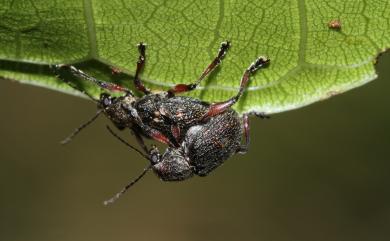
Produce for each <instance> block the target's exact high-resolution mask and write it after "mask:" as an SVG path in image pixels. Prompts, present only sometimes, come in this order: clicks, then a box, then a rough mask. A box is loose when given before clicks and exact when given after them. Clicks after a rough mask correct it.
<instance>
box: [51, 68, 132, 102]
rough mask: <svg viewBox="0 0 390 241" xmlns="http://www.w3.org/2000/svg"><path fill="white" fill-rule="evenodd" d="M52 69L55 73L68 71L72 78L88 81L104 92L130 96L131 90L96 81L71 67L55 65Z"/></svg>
mask: <svg viewBox="0 0 390 241" xmlns="http://www.w3.org/2000/svg"><path fill="white" fill-rule="evenodd" d="M54 69H55V71H56V72H57V73H58V71H60V70H68V71H70V73H71V74H72V75H73V76H75V77H77V78H80V79H83V80H87V81H89V82H91V83H93V84H95V85H97V86H99V87H100V88H102V89H106V90H109V91H119V92H123V93H128V94H131V95H132V93H131V90H129V89H127V88H125V87H123V86H120V85H116V84H113V83H110V82H105V81H101V80H98V79H96V78H94V77H92V76H89V75H87V74H86V73H84V72H83V71H82V70H79V69H77V68H76V67H74V66H73V65H67V64H57V65H54ZM61 79H62V80H64V79H63V78H61ZM64 82H65V83H67V84H68V85H70V86H71V87H72V88H75V89H77V90H79V91H81V92H83V93H85V92H84V91H83V90H80V89H78V88H76V87H74V85H71V84H70V82H69V81H67V80H64Z"/></svg>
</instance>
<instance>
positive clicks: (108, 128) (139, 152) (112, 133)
mask: <svg viewBox="0 0 390 241" xmlns="http://www.w3.org/2000/svg"><path fill="white" fill-rule="evenodd" d="M106 128H107V130H108V131H109V132H110V133H111V135H113V136H114V137H115V138H116V139H118V140H119V141H120V142H122V143H123V144H125V145H126V146H128V147H129V148H130V149H133V150H134V151H136V152H138V154H140V155H141V156H143V157H144V158H145V159H147V160H150V158H149V156H147V155H145V154H144V153H143V152H142V151H140V150H139V149H138V148H136V147H135V146H133V145H131V144H129V143H128V142H127V141H125V140H123V139H122V138H121V137H120V136H119V135H118V134H116V133H115V132H114V131H113V130H112V129H111V128H110V127H109V126H106Z"/></svg>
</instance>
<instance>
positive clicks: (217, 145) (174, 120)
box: [54, 41, 270, 204]
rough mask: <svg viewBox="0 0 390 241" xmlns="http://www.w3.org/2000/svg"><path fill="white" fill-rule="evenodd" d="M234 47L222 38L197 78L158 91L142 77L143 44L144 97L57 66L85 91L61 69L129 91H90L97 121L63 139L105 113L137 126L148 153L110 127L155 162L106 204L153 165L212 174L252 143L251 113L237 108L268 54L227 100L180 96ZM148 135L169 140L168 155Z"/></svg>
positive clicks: (173, 172)
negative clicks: (115, 93)
mask: <svg viewBox="0 0 390 241" xmlns="http://www.w3.org/2000/svg"><path fill="white" fill-rule="evenodd" d="M229 48H230V43H229V42H228V41H226V42H223V43H221V47H220V49H219V51H218V54H217V56H216V57H215V58H214V59H213V61H212V62H211V63H210V64H209V65H208V66H207V68H206V69H205V70H204V71H203V73H202V74H201V76H200V77H199V78H198V80H197V81H195V82H194V83H192V84H177V85H175V86H174V87H172V88H170V89H169V90H167V91H161V92H157V93H154V92H152V91H151V90H149V89H148V88H146V86H145V85H144V84H143V82H142V81H141V80H140V78H139V75H140V72H141V71H142V69H143V68H144V65H145V59H146V58H145V49H146V45H145V44H144V43H140V44H139V45H138V50H139V53H140V55H139V59H138V61H137V68H136V72H135V76H134V84H135V87H136V88H137V89H138V90H139V91H141V92H143V93H144V96H142V97H141V98H137V97H136V96H135V95H134V94H133V93H132V92H131V91H130V90H129V89H127V88H125V87H122V86H119V85H116V84H113V83H108V82H104V81H100V80H97V79H95V78H93V77H91V76H88V75H87V74H85V73H84V72H83V71H81V70H79V69H77V68H75V67H74V66H71V65H63V64H61V65H56V66H54V68H55V70H56V72H57V74H58V76H59V77H60V78H61V79H62V80H64V81H65V82H66V83H68V84H69V85H70V86H71V87H73V88H75V89H78V90H79V91H82V92H84V91H83V90H81V89H79V88H77V86H76V85H74V84H72V82H69V81H67V80H66V79H65V78H64V77H62V75H61V71H68V72H70V73H71V74H72V75H74V76H76V77H78V78H81V79H84V80H87V81H90V82H92V83H94V84H96V85H98V86H99V87H101V88H102V89H105V90H108V91H119V92H123V96H120V97H114V96H112V95H110V94H108V93H102V94H101V95H100V98H99V99H95V98H94V97H92V96H90V95H88V94H87V93H86V94H87V95H88V96H89V97H90V98H91V99H92V100H94V101H95V102H96V103H97V105H98V112H97V114H96V115H95V116H94V117H93V118H92V119H91V120H89V121H88V122H87V123H85V124H83V125H82V126H80V127H79V128H78V129H76V131H75V132H74V133H72V135H71V136H70V137H69V138H67V139H66V140H65V141H64V142H63V143H66V142H68V141H69V140H71V138H72V137H74V135H76V134H77V133H78V132H79V131H81V130H82V129H83V128H84V127H86V126H87V125H89V124H90V123H92V122H93V120H95V119H96V117H97V116H98V115H99V114H100V113H102V112H103V113H104V114H105V115H106V116H107V117H108V118H109V119H110V120H111V121H112V122H113V123H114V125H115V126H116V127H117V128H118V129H121V130H122V129H125V128H130V130H132V132H133V133H134V135H135V136H136V139H137V140H138V143H139V144H140V146H141V147H142V148H143V152H141V151H139V150H138V149H137V148H135V147H133V146H131V145H130V144H128V143H126V142H125V141H124V140H123V139H121V138H120V137H119V136H118V135H117V134H116V133H114V132H113V131H112V130H111V129H110V128H109V131H110V132H111V133H112V134H113V135H114V136H115V137H117V138H118V139H119V140H121V141H122V142H124V143H125V144H126V145H128V146H129V147H131V148H132V149H134V150H136V151H137V152H138V153H140V154H141V155H142V156H144V157H145V158H146V159H148V160H149V162H150V165H149V166H148V167H147V168H145V169H144V171H143V172H142V173H141V175H140V176H138V177H137V178H136V179H135V180H134V181H132V182H131V183H129V184H128V185H127V186H126V187H125V188H124V189H123V190H122V191H120V192H119V193H118V194H117V195H116V196H114V197H113V198H112V199H110V200H107V201H106V202H105V204H108V203H111V202H113V201H114V200H116V199H117V198H118V197H119V196H120V195H122V194H123V193H124V192H125V191H126V190H127V189H128V188H129V187H131V186H132V185H133V184H134V183H136V182H137V181H138V180H139V179H140V178H141V177H142V176H143V175H144V174H145V173H146V172H147V171H148V170H150V169H153V171H154V172H155V173H156V174H157V176H159V177H160V179H162V180H164V181H181V180H185V179H188V178H190V177H192V176H193V175H198V176H206V175H207V174H209V173H210V172H211V171H212V170H214V169H215V168H216V167H218V166H220V165H221V164H222V163H223V162H224V161H225V160H227V159H228V158H229V157H230V156H232V155H233V154H235V153H245V152H246V151H247V149H248V145H249V121H248V114H244V115H243V116H242V117H240V116H239V115H238V113H237V112H236V111H235V110H233V109H232V108H231V107H232V106H233V105H234V104H235V103H236V102H237V101H238V100H239V99H240V97H241V96H242V94H243V92H244V90H245V87H246V86H247V84H248V82H249V79H250V76H251V75H252V74H254V73H255V72H256V71H257V70H258V69H260V68H261V67H264V66H266V65H268V63H269V62H270V60H269V59H268V58H267V57H259V58H257V59H256V61H254V62H253V63H252V64H251V65H250V66H249V67H248V68H247V69H246V70H245V72H244V74H243V76H242V78H241V83H240V88H239V91H238V93H237V94H236V95H235V96H233V97H232V98H230V99H228V100H226V101H222V102H216V103H208V102H204V101H201V100H199V99H196V98H192V97H186V96H176V94H179V93H183V92H188V91H191V90H194V89H196V87H197V86H198V85H199V84H200V82H201V80H203V79H204V78H205V77H206V76H207V75H208V74H209V73H211V72H212V71H213V70H214V69H215V68H216V67H217V66H218V65H219V64H220V63H221V61H222V59H223V58H224V56H225V54H226V52H227V51H228V49H229ZM84 93H85V92H84ZM260 116H262V115H260ZM242 136H245V140H244V144H242V143H241V142H242ZM143 137H148V138H152V139H154V140H156V141H159V142H162V143H165V144H167V145H168V148H167V149H166V150H165V152H164V153H163V154H161V153H160V152H159V150H158V149H157V147H155V146H153V147H152V148H150V149H149V148H147V147H146V145H145V144H144V141H143Z"/></svg>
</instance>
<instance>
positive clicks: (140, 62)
mask: <svg viewBox="0 0 390 241" xmlns="http://www.w3.org/2000/svg"><path fill="white" fill-rule="evenodd" d="M137 47H138V51H139V58H138V61H137V69H136V70H135V76H134V85H135V87H136V88H137V90H139V91H141V92H143V93H144V94H145V95H148V94H150V93H151V92H150V90H149V89H148V88H146V87H145V85H144V83H143V82H142V81H141V79H140V78H139V74H140V73H141V71H142V70H143V68H144V66H145V59H146V55H145V49H146V45H145V43H142V42H141V43H139V44H138V45H137Z"/></svg>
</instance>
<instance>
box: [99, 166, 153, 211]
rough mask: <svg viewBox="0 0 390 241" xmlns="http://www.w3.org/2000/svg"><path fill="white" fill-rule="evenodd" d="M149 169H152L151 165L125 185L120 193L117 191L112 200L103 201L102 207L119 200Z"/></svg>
mask: <svg viewBox="0 0 390 241" xmlns="http://www.w3.org/2000/svg"><path fill="white" fill-rule="evenodd" d="M151 168H152V164H150V165H148V166H147V167H145V169H144V170H143V171H142V172H141V174H140V175H139V176H138V177H136V178H135V179H133V180H132V181H131V182H129V184H127V185H126V186H125V187H124V188H123V189H122V190H121V191H119V192H118V193H117V194H115V195H114V196H113V197H112V198H110V199H108V200H106V201H104V202H103V204H104V206H107V205H109V204H111V203H113V202H115V201H116V200H118V199H119V198H120V196H122V195H123V194H124V193H125V192H126V191H127V190H128V189H129V188H130V187H131V186H133V185H134V184H136V183H137V182H138V181H139V180H140V179H141V178H142V177H143V176H144V175H145V174H146V173H147V172H148V171H149V170H150V169H151Z"/></svg>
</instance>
